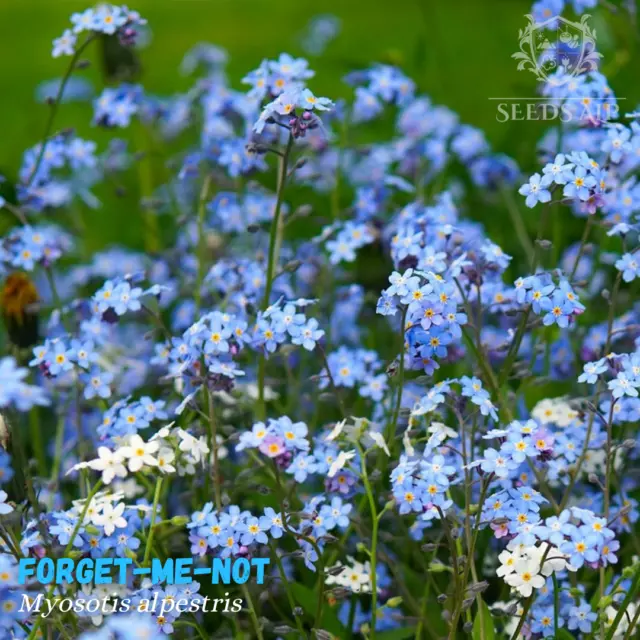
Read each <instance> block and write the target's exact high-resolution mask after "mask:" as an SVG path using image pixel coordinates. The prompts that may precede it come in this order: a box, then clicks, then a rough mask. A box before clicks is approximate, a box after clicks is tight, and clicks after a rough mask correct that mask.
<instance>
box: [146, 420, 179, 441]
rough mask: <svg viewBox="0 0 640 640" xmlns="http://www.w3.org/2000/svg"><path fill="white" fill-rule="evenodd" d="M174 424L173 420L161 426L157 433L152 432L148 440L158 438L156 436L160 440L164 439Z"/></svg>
mask: <svg viewBox="0 0 640 640" xmlns="http://www.w3.org/2000/svg"><path fill="white" fill-rule="evenodd" d="M174 424H175V422H172V423H170V424H168V425H166V426H164V427H162V429H160V431H158V432H157V433H154V434H153V435H152V436H151V437H150V438H149V441H152V440H158V438H160V439H161V440H166V439H167V438H168V437H169V436H170V435H171V427H173V425H174Z"/></svg>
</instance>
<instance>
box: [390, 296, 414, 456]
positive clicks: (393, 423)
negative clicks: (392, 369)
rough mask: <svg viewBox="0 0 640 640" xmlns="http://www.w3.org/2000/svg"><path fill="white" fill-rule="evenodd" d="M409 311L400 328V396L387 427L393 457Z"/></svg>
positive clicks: (403, 313) (400, 403) (402, 385)
mask: <svg viewBox="0 0 640 640" xmlns="http://www.w3.org/2000/svg"><path fill="white" fill-rule="evenodd" d="M407 309H408V307H405V308H404V309H403V310H402V319H401V321H400V322H401V326H400V349H399V358H400V364H399V371H398V395H397V397H396V406H395V409H394V410H393V416H392V418H391V422H390V423H389V425H388V426H387V433H386V437H385V440H386V441H387V446H388V447H389V451H390V452H391V455H393V445H394V442H395V438H394V435H395V431H396V428H397V426H398V417H399V416H400V407H401V406H402V391H403V389H404V359H405V357H404V356H405V332H406V324H407Z"/></svg>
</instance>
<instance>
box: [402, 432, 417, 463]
mask: <svg viewBox="0 0 640 640" xmlns="http://www.w3.org/2000/svg"><path fill="white" fill-rule="evenodd" d="M409 431H411V426H408V427H407V428H406V429H405V430H404V433H403V434H402V445H403V446H404V450H405V451H406V452H407V455H408V456H413V455H415V453H416V450H415V449H414V448H413V445H412V444H411V438H410V437H409Z"/></svg>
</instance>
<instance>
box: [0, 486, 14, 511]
mask: <svg viewBox="0 0 640 640" xmlns="http://www.w3.org/2000/svg"><path fill="white" fill-rule="evenodd" d="M12 511H13V507H12V506H11V505H10V504H7V492H6V491H0V516H6V515H7V514H8V513H11V512H12Z"/></svg>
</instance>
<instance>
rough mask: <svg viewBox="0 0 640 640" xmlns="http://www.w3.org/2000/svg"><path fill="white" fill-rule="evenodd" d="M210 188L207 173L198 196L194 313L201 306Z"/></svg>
mask: <svg viewBox="0 0 640 640" xmlns="http://www.w3.org/2000/svg"><path fill="white" fill-rule="evenodd" d="M210 189H211V176H210V175H209V174H207V175H206V176H205V178H204V180H203V182H202V188H201V189H200V197H199V198H198V273H197V276H196V288H195V291H194V297H195V303H196V315H197V314H198V312H199V311H200V307H201V306H202V283H203V281H204V265H205V262H206V260H207V238H206V235H205V229H204V219H205V214H206V211H207V199H208V197H209V190H210Z"/></svg>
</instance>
